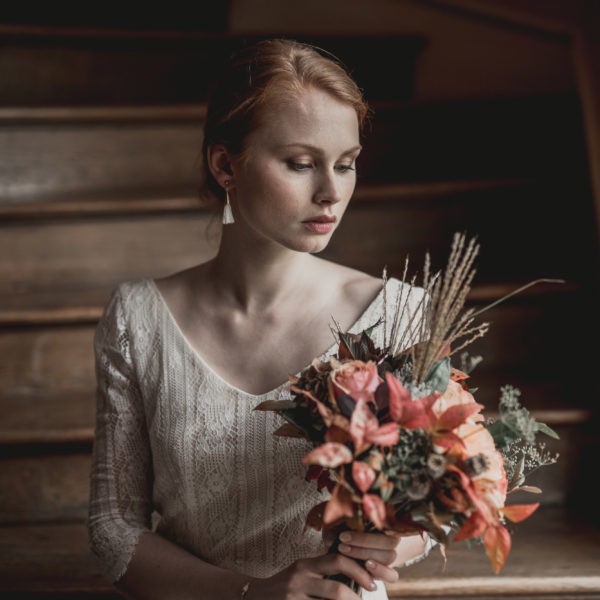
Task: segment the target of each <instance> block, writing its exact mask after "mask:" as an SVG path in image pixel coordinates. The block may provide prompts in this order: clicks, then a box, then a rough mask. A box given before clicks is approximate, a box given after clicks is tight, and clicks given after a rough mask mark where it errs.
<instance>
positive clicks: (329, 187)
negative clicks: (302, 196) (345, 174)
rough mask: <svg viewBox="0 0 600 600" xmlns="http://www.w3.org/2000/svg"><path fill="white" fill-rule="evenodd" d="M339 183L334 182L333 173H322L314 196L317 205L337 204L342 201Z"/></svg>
mask: <svg viewBox="0 0 600 600" xmlns="http://www.w3.org/2000/svg"><path fill="white" fill-rule="evenodd" d="M341 187H342V185H341V182H340V181H336V175H335V173H333V172H331V173H329V172H327V173H322V175H321V177H319V181H318V185H317V188H316V191H315V194H314V200H315V202H317V203H318V204H337V203H338V202H340V201H341V200H342V192H341Z"/></svg>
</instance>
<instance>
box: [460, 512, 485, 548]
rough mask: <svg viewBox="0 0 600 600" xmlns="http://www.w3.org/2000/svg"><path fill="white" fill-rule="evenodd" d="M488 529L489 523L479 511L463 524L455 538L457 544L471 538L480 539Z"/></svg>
mask: <svg viewBox="0 0 600 600" xmlns="http://www.w3.org/2000/svg"><path fill="white" fill-rule="evenodd" d="M487 528H488V522H487V521H486V519H485V518H484V517H483V515H482V514H481V513H480V512H479V511H478V510H476V511H474V512H473V513H472V514H471V516H470V517H469V518H468V519H467V520H466V521H465V522H464V523H463V526H462V527H461V528H460V529H459V530H458V533H457V534H456V535H455V536H454V540H455V541H456V542H460V541H461V540H468V539H469V538H475V537H479V536H481V535H482V534H483V532H484V531H485V530H486V529H487Z"/></svg>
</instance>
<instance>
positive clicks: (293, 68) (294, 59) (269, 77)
mask: <svg viewBox="0 0 600 600" xmlns="http://www.w3.org/2000/svg"><path fill="white" fill-rule="evenodd" d="M311 86H312V87H315V88H317V89H319V90H322V91H324V92H327V93H329V94H331V95H332V96H333V97H334V98H336V99H337V100H339V101H341V102H345V103H347V104H349V105H351V106H352V107H353V108H354V110H355V111H356V115H357V117H358V124H359V128H360V130H361V131H362V128H363V126H364V123H365V119H366V117H367V113H368V111H369V108H368V105H367V103H366V102H365V100H364V99H363V97H362V93H361V91H360V89H359V88H358V86H357V84H356V83H355V81H354V80H353V79H352V77H350V75H349V74H348V72H347V71H346V69H345V68H344V67H343V66H342V65H341V64H340V63H338V62H336V61H335V60H333V59H331V58H329V57H327V56H325V55H323V54H321V53H320V52H319V51H318V49H316V48H315V47H313V46H310V45H308V44H303V43H300V42H296V41H293V40H286V39H271V40H263V41H260V42H258V43H255V44H253V45H251V46H247V47H245V48H243V49H242V50H240V51H239V52H238V53H237V54H236V55H235V56H233V58H232V59H231V60H230V61H229V63H227V65H226V66H225V68H224V71H223V72H222V73H221V76H220V78H219V80H218V81H217V83H216V86H215V88H214V89H213V92H212V95H211V97H210V101H209V104H208V110H207V114H206V122H205V125H204V140H203V143H202V167H203V180H202V184H201V189H200V191H201V196H202V197H206V199H207V200H208V201H209V202H210V203H212V202H214V201H215V200H219V199H221V200H224V198H225V193H224V190H223V189H222V187H221V186H220V185H219V184H218V183H217V181H216V180H215V179H214V177H213V176H212V173H211V172H210V169H209V167H208V161H207V149H208V146H210V145H212V144H223V145H224V146H225V147H226V148H227V149H228V150H229V152H230V153H231V154H233V155H234V156H237V157H239V158H241V159H242V160H244V156H245V152H246V150H247V147H246V146H245V142H246V140H247V139H248V136H249V135H250V134H251V133H252V132H253V131H254V130H255V129H256V128H257V127H258V126H259V125H260V123H261V118H262V117H264V112H265V110H266V109H267V108H268V107H269V106H272V105H273V103H276V102H284V101H289V99H290V98H296V97H298V95H299V94H300V93H301V92H302V91H303V90H305V89H306V88H308V87H311Z"/></svg>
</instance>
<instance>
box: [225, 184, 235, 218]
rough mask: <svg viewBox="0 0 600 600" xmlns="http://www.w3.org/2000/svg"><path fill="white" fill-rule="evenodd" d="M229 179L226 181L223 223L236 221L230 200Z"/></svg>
mask: <svg viewBox="0 0 600 600" xmlns="http://www.w3.org/2000/svg"><path fill="white" fill-rule="evenodd" d="M229 184H230V181H229V179H228V180H227V181H225V206H224V208H223V225H227V224H229V223H235V221H234V219H233V213H232V212H231V203H230V202H229Z"/></svg>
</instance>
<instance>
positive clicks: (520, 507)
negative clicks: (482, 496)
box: [500, 502, 540, 523]
mask: <svg viewBox="0 0 600 600" xmlns="http://www.w3.org/2000/svg"><path fill="white" fill-rule="evenodd" d="M539 505H540V503H539V502H536V503H535V504H512V505H511V506H504V507H503V508H501V509H500V512H501V513H502V514H503V515H504V516H505V517H506V518H507V519H509V520H510V521H513V522H514V523H519V522H520V521H524V520H525V519H526V518H527V517H529V516H530V515H532V514H533V513H534V512H535V511H536V510H537V508H538V506H539Z"/></svg>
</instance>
